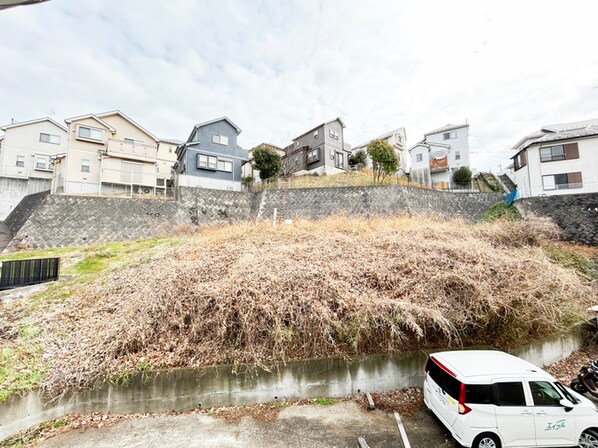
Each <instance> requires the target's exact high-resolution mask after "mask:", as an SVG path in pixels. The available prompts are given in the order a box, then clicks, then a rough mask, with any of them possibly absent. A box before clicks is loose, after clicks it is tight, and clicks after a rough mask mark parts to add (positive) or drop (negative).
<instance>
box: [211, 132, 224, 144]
mask: <svg viewBox="0 0 598 448" xmlns="http://www.w3.org/2000/svg"><path fill="white" fill-rule="evenodd" d="M212 142H213V143H218V144H219V145H228V137H227V136H225V135H218V134H213V135H212Z"/></svg>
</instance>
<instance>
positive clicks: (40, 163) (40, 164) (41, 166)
mask: <svg viewBox="0 0 598 448" xmlns="http://www.w3.org/2000/svg"><path fill="white" fill-rule="evenodd" d="M46 164H47V161H46V159H44V158H43V157H37V158H36V159H35V169H36V170H45V169H46Z"/></svg>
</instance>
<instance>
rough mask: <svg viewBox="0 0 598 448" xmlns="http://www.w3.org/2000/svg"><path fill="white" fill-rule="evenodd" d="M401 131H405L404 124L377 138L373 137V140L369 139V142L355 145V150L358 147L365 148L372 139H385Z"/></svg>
mask: <svg viewBox="0 0 598 448" xmlns="http://www.w3.org/2000/svg"><path fill="white" fill-rule="evenodd" d="M399 131H403V132H405V127H404V126H402V127H400V128H397V129H394V130H392V131H388V132H385V133H384V134H382V135H379V136H378V137H375V138H373V139H371V140H368V142H367V143H362V144H361V145H358V146H354V147H353V151H355V150H356V149H361V148H365V147H366V146H367V145H369V144H370V142H371V141H373V140H384V139H386V138H388V137H390V136H392V135H393V134H396V133H397V132H399Z"/></svg>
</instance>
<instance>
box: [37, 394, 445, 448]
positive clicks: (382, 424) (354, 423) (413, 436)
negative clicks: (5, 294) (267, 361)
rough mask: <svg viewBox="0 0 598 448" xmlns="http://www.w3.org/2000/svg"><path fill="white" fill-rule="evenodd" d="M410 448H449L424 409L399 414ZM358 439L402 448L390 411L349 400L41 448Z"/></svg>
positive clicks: (111, 431) (138, 424)
mask: <svg viewBox="0 0 598 448" xmlns="http://www.w3.org/2000/svg"><path fill="white" fill-rule="evenodd" d="M402 420H403V424H404V427H405V430H406V433H407V436H408V438H409V441H410V443H411V447H413V448H428V447H430V446H434V447H438V448H453V447H457V445H456V444H455V443H454V442H453V441H452V440H451V437H450V434H448V433H447V432H446V431H445V430H444V428H443V427H442V425H440V423H438V422H437V421H436V420H435V418H434V417H433V416H432V414H431V413H430V412H429V411H427V410H425V411H420V412H418V413H417V414H416V415H415V417H413V418H410V419H406V418H403V419H402ZM359 437H363V438H364V439H365V440H366V442H367V444H368V446H369V447H370V448H390V447H393V448H395V447H402V446H404V445H403V442H402V439H401V436H400V434H399V429H398V426H397V422H396V420H395V416H394V414H393V413H388V412H383V411H379V410H376V411H366V410H364V409H363V408H362V407H360V406H359V405H358V404H357V403H355V402H353V401H346V402H340V403H336V404H334V405H328V406H321V405H306V406H293V407H289V408H285V409H282V410H281V411H280V413H279V414H278V416H277V417H276V419H275V420H272V421H264V420H256V419H254V418H251V417H243V418H241V419H240V420H237V421H227V420H225V419H222V418H218V417H214V416H211V415H207V414H186V415H179V416H161V417H147V418H137V419H131V420H125V421H122V422H120V423H118V424H116V425H114V426H111V427H104V428H93V429H85V430H81V429H80V430H72V431H68V432H65V433H63V434H60V435H58V436H56V437H53V438H50V439H48V440H45V441H42V442H41V443H40V444H39V445H38V446H40V447H43V448H58V447H78V448H104V447H106V448H108V447H111V448H112V447H165V448H169V447H180V446H184V447H186V448H192V447H218V448H227V447H249V448H258V447H266V446H268V447H307V446H309V447H310V448H312V447H315V448H320V447H321V448H324V447H339V448H340V447H356V446H358V442H357V439H358V438H359Z"/></svg>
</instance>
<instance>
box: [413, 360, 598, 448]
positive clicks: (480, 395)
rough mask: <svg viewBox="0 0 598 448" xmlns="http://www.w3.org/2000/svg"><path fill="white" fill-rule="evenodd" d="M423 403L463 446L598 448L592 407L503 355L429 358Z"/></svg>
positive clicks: (596, 420) (595, 412) (537, 370)
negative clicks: (577, 447)
mask: <svg viewBox="0 0 598 448" xmlns="http://www.w3.org/2000/svg"><path fill="white" fill-rule="evenodd" d="M424 402H425V403H426V406H427V407H428V408H429V409H430V410H432V412H434V414H436V416H437V417H438V418H439V419H440V421H441V422H442V423H443V424H444V425H445V426H446V427H447V428H448V429H449V431H450V432H451V433H452V435H453V437H454V438H455V440H456V441H457V442H459V443H460V444H461V445H463V446H465V447H474V448H501V447H502V448H510V447H532V446H533V447H576V446H579V447H584V448H588V447H590V448H598V410H596V406H595V405H594V403H592V402H591V401H590V400H588V399H587V398H585V397H583V396H581V395H579V394H577V393H576V392H573V391H572V390H571V389H569V388H567V387H565V386H563V385H562V384H560V383H559V382H558V381H557V380H556V379H555V378H553V377H552V376H550V375H549V374H548V373H546V372H545V371H544V370H542V369H540V368H538V367H536V366H534V365H533V364H531V363H529V362H527V361H524V360H522V359H520V358H517V357H515V356H512V355H509V354H507V353H504V352H500V351H491V350H459V351H450V352H440V353H433V354H431V355H430V356H429V357H428V361H427V363H426V379H425V381H424Z"/></svg>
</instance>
